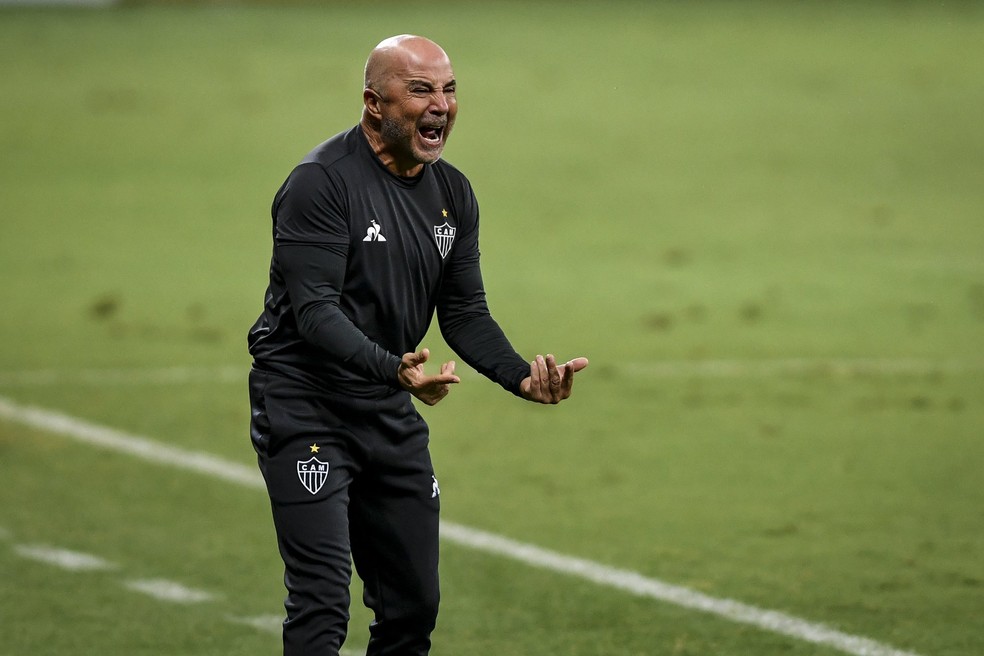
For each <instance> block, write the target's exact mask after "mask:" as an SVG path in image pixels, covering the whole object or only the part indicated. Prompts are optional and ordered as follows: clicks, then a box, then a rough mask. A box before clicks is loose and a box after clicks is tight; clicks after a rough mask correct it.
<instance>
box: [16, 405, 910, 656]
mask: <svg viewBox="0 0 984 656" xmlns="http://www.w3.org/2000/svg"><path fill="white" fill-rule="evenodd" d="M0 418H5V419H7V420H9V421H14V422H17V423H20V424H23V425H26V426H30V427H32V428H36V429H40V430H44V431H48V432H51V433H57V434H59V435H63V436H66V437H71V438H73V439H77V440H81V441H83V442H86V443H89V444H94V445H97V446H101V447H105V448H109V449H113V450H117V451H121V452H123V453H127V454H129V455H133V456H136V457H138V458H141V459H144V460H147V461H150V462H155V463H158V464H163V465H171V466H174V467H178V468H182V469H187V470H191V471H196V472H199V473H202V474H205V475H207V476H211V477H213V478H218V479H221V480H225V481H229V482H231V483H236V484H239V485H245V486H247V487H252V488H259V489H263V488H264V485H263V481H262V477H261V476H260V474H259V472H258V471H256V470H255V469H253V468H250V467H246V466H245V465H241V464H239V463H235V462H229V461H226V460H223V459H221V458H218V457H216V456H211V455H207V454H202V453H196V452H191V451H185V450H182V449H178V448H175V447H172V446H169V445H166V444H162V443H159V442H155V441H153V440H150V439H148V438H146V437H140V436H137V435H130V434H128V433H124V432H122V431H118V430H115V429H112V428H107V427H105V426H98V425H96V424H93V423H90V422H87V421H85V420H83V419H78V418H76V417H70V416H68V415H65V414H61V413H59V412H54V411H51V410H44V409H41V408H35V407H30V406H22V405H19V404H17V403H14V402H13V401H11V400H9V399H5V398H4V397H0ZM441 535H442V538H443V539H444V540H447V541H449V542H452V543H455V544H458V545H461V546H465V547H470V548H472V549H476V550H479V551H482V552H485V553H491V554H496V555H499V556H504V557H507V558H511V559H513V560H516V561H519V562H522V563H524V564H526V565H529V566H531V567H536V568H541V569H547V570H550V571H554V572H559V573H562V574H567V575H570V576H575V577H578V578H581V579H584V580H587V581H591V582H593V583H597V584H599V585H602V586H605V587H610V588H614V589H617V590H622V591H624V592H628V593H630V594H633V595H636V596H640V597H647V598H651V599H656V600H659V601H663V602H667V603H671V604H675V605H677V606H681V607H683V608H689V609H693V610H698V611H701V612H705V613H709V614H712V615H716V616H718V617H722V618H725V619H728V620H731V621H734V622H739V623H742V624H748V625H751V626H755V627H758V628H760V629H764V630H766V631H771V632H774V633H779V634H782V635H785V636H789V637H791V638H795V639H798V640H803V641H806V642H812V643H815V644H820V645H826V646H829V647H832V648H834V649H838V650H840V651H843V652H845V653H848V654H854V656H917V655H916V654H915V653H914V652H908V651H901V650H898V649H895V648H894V647H891V646H889V645H885V644H882V643H879V642H876V641H874V640H871V639H869V638H865V637H862V636H855V635H851V634H848V633H843V632H841V631H838V630H836V629H833V628H831V627H829V626H826V625H824V624H819V623H815V622H809V621H807V620H804V619H801V618H798V617H794V616H792V615H787V614H785V613H782V612H779V611H775V610H769V609H765V608H758V607H756V606H750V605H748V604H744V603H741V602H739V601H735V600H733V599H722V598H718V597H711V596H710V595H706V594H703V593H701V592H697V591H696V590H692V589H690V588H685V587H682V586H677V585H673V584H670V583H666V582H663V581H660V580H658V579H653V578H649V577H646V576H643V575H642V574H639V573H637V572H633V571H630V570H623V569H618V568H615V567H609V566H607V565H602V564H601V563H596V562H594V561H590V560H585V559H582V558H575V557H573V556H567V555H564V554H561V553H557V552H555V551H550V550H547V549H542V548H540V547H537V546H535V545H532V544H526V543H523V542H518V541H515V540H511V539H509V538H506V537H503V536H500V535H496V534H493V533H487V532H485V531H480V530H477V529H473V528H469V527H467V526H462V525H461V524H456V523H453V522H448V521H443V520H442V521H441Z"/></svg>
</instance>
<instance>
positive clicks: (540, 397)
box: [523, 354, 588, 404]
mask: <svg viewBox="0 0 984 656" xmlns="http://www.w3.org/2000/svg"><path fill="white" fill-rule="evenodd" d="M587 366H588V359H587V358H580V357H579V358H574V359H572V360H568V361H567V362H565V363H564V364H562V365H559V366H558V365H557V359H556V358H555V357H554V356H553V355H551V354H547V357H546V358H544V357H543V356H542V355H538V356H536V358H535V359H534V360H533V361H532V362H530V377H529V379H528V381H529V382H528V386H527V382H526V381H524V382H523V385H524V388H523V395H524V397H525V398H527V399H529V400H531V401H536V402H538V403H549V404H555V403H560V402H561V401H563V400H564V399H566V398H568V397H570V395H571V392H572V391H573V388H574V374H575V373H576V372H578V371H580V370H582V369H584V368H585V367H587Z"/></svg>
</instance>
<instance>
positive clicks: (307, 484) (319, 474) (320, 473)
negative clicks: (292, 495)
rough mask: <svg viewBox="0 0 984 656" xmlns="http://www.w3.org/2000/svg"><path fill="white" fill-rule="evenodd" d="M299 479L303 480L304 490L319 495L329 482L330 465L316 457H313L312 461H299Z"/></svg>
mask: <svg viewBox="0 0 984 656" xmlns="http://www.w3.org/2000/svg"><path fill="white" fill-rule="evenodd" d="M297 477H298V478H299V479H301V485H303V486H304V489H306V490H307V491H308V492H310V493H311V494H317V493H318V491H319V490H320V489H321V486H322V485H324V484H325V481H326V480H328V463H327V462H321V461H320V460H318V459H317V458H315V457H314V456H311V459H310V460H298V461H297Z"/></svg>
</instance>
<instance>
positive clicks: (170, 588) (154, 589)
mask: <svg viewBox="0 0 984 656" xmlns="http://www.w3.org/2000/svg"><path fill="white" fill-rule="evenodd" d="M123 586H124V587H125V588H127V589H128V590H133V591H134V592H140V593H143V594H145V595H147V596H150V597H153V598H154V599H158V600H160V601H170V602H172V603H175V604H200V603H202V602H205V601H212V600H213V599H214V598H215V595H213V594H211V593H210V592H205V591H204V590H195V589H194V588H189V587H186V586H184V585H181V584H180V583H175V582H174V581H168V580H165V579H136V580H132V581H126V582H124V583H123Z"/></svg>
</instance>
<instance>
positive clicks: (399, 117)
mask: <svg viewBox="0 0 984 656" xmlns="http://www.w3.org/2000/svg"><path fill="white" fill-rule="evenodd" d="M362 100H363V104H364V107H363V110H362V128H363V130H365V133H366V136H367V137H368V138H369V142H370V143H371V144H372V147H373V149H374V150H375V151H376V154H377V155H378V156H379V158H380V160H382V162H383V164H385V165H386V167H387V168H389V169H390V170H391V171H393V172H394V173H396V174H398V175H403V176H412V175H416V174H417V173H419V172H420V169H421V167H422V166H423V165H424V164H429V163H432V162H436V161H437V160H438V159H440V157H441V153H442V152H443V151H444V146H445V144H446V143H447V140H448V135H449V134H450V132H451V128H452V126H454V119H455V116H456V115H457V113H458V101H457V99H456V97H455V80H454V71H453V70H452V69H451V60H450V59H448V56H447V54H446V53H445V52H444V50H443V49H442V48H441V47H440V46H439V45H437V44H436V43H434V42H433V41H430V40H429V39H425V38H423V37H419V36H412V35H409V34H404V35H401V36H394V37H391V38H389V39H386V40H385V41H383V42H382V43H380V44H379V45H378V46H376V47H375V49H373V51H372V53H370V55H369V60H368V61H367V62H366V79H365V88H364V90H363V92H362Z"/></svg>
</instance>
